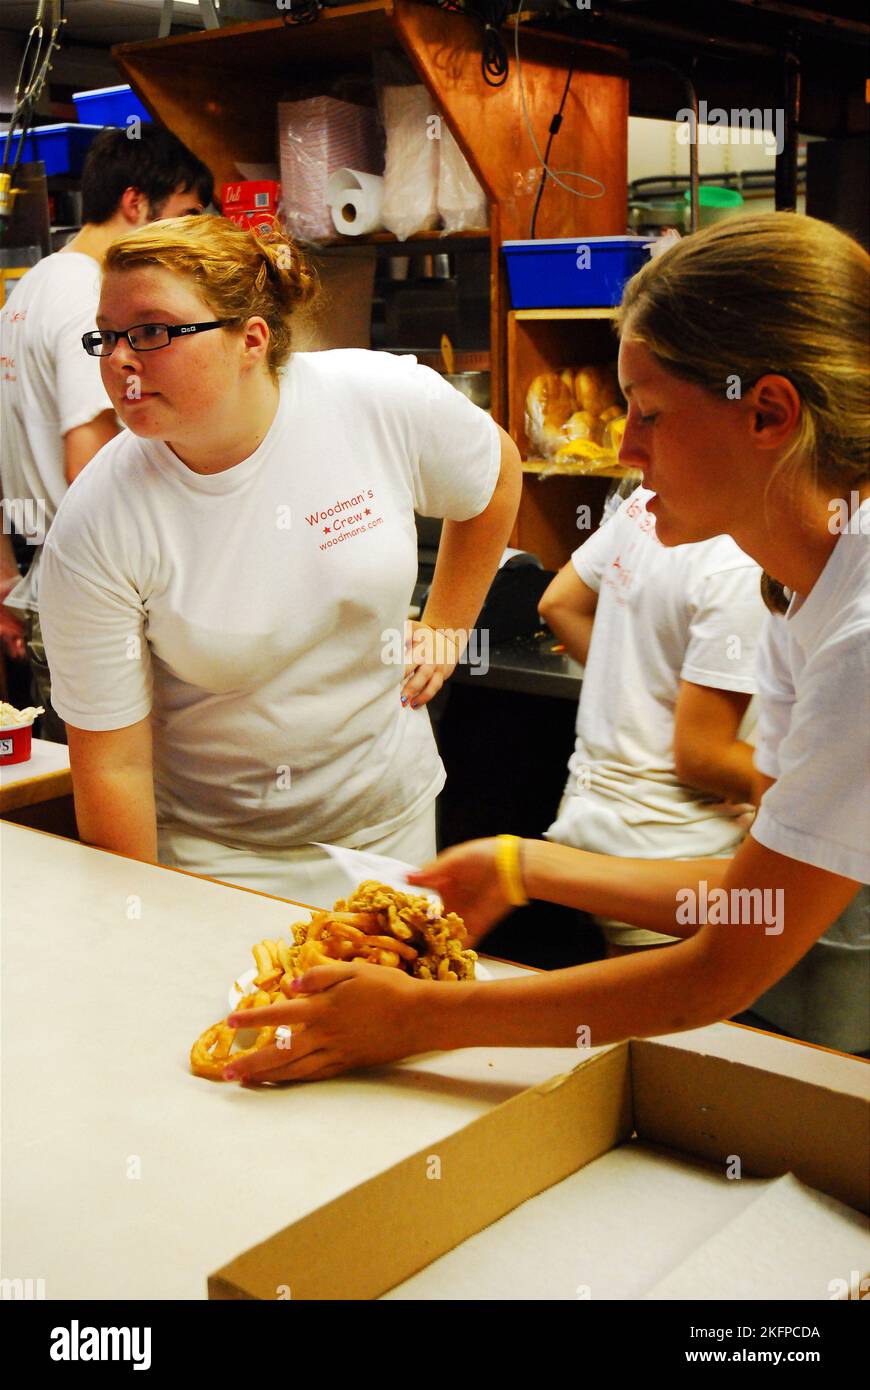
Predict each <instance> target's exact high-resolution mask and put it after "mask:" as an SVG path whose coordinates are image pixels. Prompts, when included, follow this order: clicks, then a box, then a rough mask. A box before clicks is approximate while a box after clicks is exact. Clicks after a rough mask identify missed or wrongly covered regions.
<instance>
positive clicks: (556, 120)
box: [529, 53, 574, 241]
mask: <svg viewBox="0 0 870 1390" xmlns="http://www.w3.org/2000/svg"><path fill="white" fill-rule="evenodd" d="M573 76H574V54H573V53H572V55H571V66H570V67H569V68H568V76H567V78H566V79H565V90H564V91H563V93H562V100H561V102H560V103H559V110H558V111H557V112H556V114H555V116H554V117H553V119H552V120H551V122H550V131H549V135H548V136H547V148H546V150H545V151H544V167H543V169H542V170H541V182H540V183H539V184H538V192H537V194H536V196H535V206H534V207H533V208H532V220H531V222H530V223H529V240H530V241H534V239H535V224H536V222H537V220H538V208H539V207H540V206H541V198H542V197H543V193H544V184H545V183H546V182H547V169H548V167H549V164H550V148H551V146H552V144H553V139H554V137H555V136H556V135H558V133H559V127H560V126H561V124H562V112H563V111H564V110H565V102H566V101H567V100H568V88H569V87H570V86H571V78H572V77H573Z"/></svg>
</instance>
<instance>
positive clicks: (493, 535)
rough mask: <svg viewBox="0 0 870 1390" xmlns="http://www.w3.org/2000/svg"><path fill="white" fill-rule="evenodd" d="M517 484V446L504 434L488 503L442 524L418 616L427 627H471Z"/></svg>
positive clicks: (509, 520) (509, 523)
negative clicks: (429, 582) (464, 517)
mask: <svg viewBox="0 0 870 1390" xmlns="http://www.w3.org/2000/svg"><path fill="white" fill-rule="evenodd" d="M505 440H506V441H507V442H506V443H505V442H504V441H505ZM521 489H522V463H521V460H520V456H519V451H518V450H517V448H516V445H515V444H514V443H513V441H512V440H511V439H510V438H509V437H508V436H507V435H504V434H503V444H502V455H501V473H500V475H499V480H498V483H497V484H496V488H495V491H494V493H493V495H492V497H491V498H490V500H489V504H488V506H487V507H486V509H485V510H484V511H482V512H481V513H480V515H479V516H475V517H472V518H471V520H470V521H445V523H444V528H443V531H442V534H441V544H440V546H439V549H438V560H437V563H436V565H435V574H434V576H433V579H432V587H431V589H430V591H429V599H428V601H427V603H426V608H425V611H424V612H423V614H422V618H421V621H422V622H423V623H425V624H426V626H427V627H432V628H439V629H453V630H455V631H459V632H464V633H466V634H467V633H468V632H469V631H470V629H471V628H473V627H474V624H475V623H476V621H477V618H478V616H479V614H480V610H481V608H482V607H483V603H484V599H485V598H486V595H487V593H488V591H489V586H490V584H491V583H492V580H493V576H494V574H495V573H496V570H497V569H498V565H499V561H500V560H501V557H502V555H503V554H504V549H505V546H506V545H507V543H508V540H509V539H510V534H511V530H512V528H513V524H514V521H515V519H516V514H517V508H518V506H519V498H520V491H521Z"/></svg>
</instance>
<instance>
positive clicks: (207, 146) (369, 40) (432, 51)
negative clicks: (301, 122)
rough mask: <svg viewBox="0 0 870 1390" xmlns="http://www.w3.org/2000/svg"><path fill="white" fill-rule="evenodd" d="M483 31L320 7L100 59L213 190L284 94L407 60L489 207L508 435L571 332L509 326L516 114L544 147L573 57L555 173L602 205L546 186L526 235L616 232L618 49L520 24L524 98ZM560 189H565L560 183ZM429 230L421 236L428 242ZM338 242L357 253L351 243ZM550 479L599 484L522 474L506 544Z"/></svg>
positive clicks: (624, 77) (523, 198)
mask: <svg viewBox="0 0 870 1390" xmlns="http://www.w3.org/2000/svg"><path fill="white" fill-rule="evenodd" d="M482 38H483V29H482V26H481V25H480V24H479V23H477V22H475V21H474V20H472V19H469V18H467V17H465V16H463V15H458V14H453V13H448V12H447V11H445V10H442V9H440V8H438V7H436V6H432V5H424V4H418V3H415V0H368V2H367V3H364V4H357V5H348V6H346V7H342V8H339V9H332V8H330V9H325V10H323V11H322V12H321V15H320V17H319V18H318V20H317V22H316V23H314V24H305V25H288V24H285V23H284V21H283V18H278V19H269V20H263V21H257V22H253V23H249V24H235V25H229V26H227V27H226V28H222V29H209V30H205V31H203V32H201V33H195V34H183V35H178V36H175V37H170V38H165V39H154V40H148V41H146V42H142V43H132V44H119V45H117V46H116V47H115V48H113V50H112V52H113V56H114V58H115V60H116V62H117V64H118V66H119V68H120V69H121V72H122V73H123V75H124V77H125V78H126V80H127V81H129V83H130V85H131V86H132V87H133V90H134V91H135V92H136V93H137V95H138V96H139V97H140V98H141V99H142V101H143V102H144V103H145V105H146V106H147V107H148V109H149V110H150V111H151V112H152V113H153V114H154V115H155V116H156V117H157V118H158V119H159V120H161V121H163V122H164V124H166V125H167V126H168V127H169V128H170V129H171V130H173V131H174V132H175V133H176V134H177V135H178V136H179V138H180V139H182V140H183V141H184V142H185V144H187V145H188V146H189V147H190V149H192V150H193V152H194V153H195V154H197V155H198V156H199V157H200V159H202V160H203V161H204V162H205V163H206V164H207V165H208V166H209V168H210V169H211V170H212V173H213V174H214V178H215V182H216V184H218V185H220V184H221V183H223V182H226V181H230V180H232V179H234V178H237V177H238V176H239V175H238V169H237V165H238V163H239V162H241V163H268V162H274V160H275V154H276V149H275V147H276V108H277V104H278V102H279V101H280V100H293V98H294V96H297V95H305V96H308V95H310V94H311V93H312V92H313V91H316V90H317V89H318V87H321V88H323V89H325V88H326V87H327V85H328V84H329V83H331V82H332V81H334V80H335V78H336V77H339V76H342V75H359V76H365V75H366V74H368V73H370V72H371V58H372V53H373V52H374V51H376V50H378V49H394V50H399V51H401V52H404V53H405V54H406V55H407V57H408V58H409V59H410V61H411V63H412V65H413V67H414V68H415V70H416V72H417V73H418V74H419V77H420V80H421V82H423V83H424V84H425V85H426V87H427V88H428V90H429V92H430V93H431V95H432V104H433V111H436V112H438V113H439V114H440V115H441V116H442V117H443V118H444V119H445V120H446V121H447V123H448V125H449V127H450V129H451V131H452V132H453V135H454V136H455V138H456V140H457V143H458V144H459V146H460V148H461V149H462V151H463V153H464V154H465V156H466V158H467V159H468V161H469V163H470V165H471V167H472V169H473V170H474V172H475V174H476V175H477V177H478V179H479V180H480V183H481V185H482V186H483V188H484V190H485V192H486V195H487V198H488V200H489V212H490V238H489V246H490V271H489V282H490V366H491V371H492V413H493V416H494V417H495V419H496V420H498V421H499V423H500V424H502V425H504V426H505V427H506V428H508V427H509V425H510V424H512V423H513V422H512V420H510V419H509V416H510V415H511V407H510V405H509V392H510V391H512V390H513V385H512V383H517V382H519V381H520V379H521V377H522V376H523V375H524V374H525V372H526V371H527V358H528V360H529V361H531V360H532V359H533V358H534V357H535V355H536V354H537V356H538V360H543V357H544V355H545V354H546V352H547V348H548V343H549V342H552V343H553V344H554V345H555V346H558V347H559V349H560V350H561V344H562V339H561V338H559V334H570V332H571V329H570V328H569V327H567V326H566V325H564V324H562V325H560V326H559V327H558V328H551V329H547V328H546V327H544V326H543V322H545V321H543V322H542V324H539V325H538V327H536V328H533V327H531V321H528V320H522V321H520V320H518V319H517V320H514V322H513V328H512V329H511V328H510V319H509V310H510V297H509V291H508V284H507V276H506V273H505V268H504V261H503V257H502V255H501V243H502V241H503V240H509V239H512V238H521V237H527V236H528V234H529V226H530V221H531V215H532V209H533V206H534V202H535V196H536V193H537V190H538V185H539V183H540V176H541V164H540V160H539V158H538V155H537V153H536V151H535V149H534V146H533V144H532V141H531V139H530V136H529V130H528V126H527V123H526V122H527V119H528V122H530V124H531V127H532V130H533V131H534V133H535V137H536V140H537V144H538V146H539V148H541V149H543V147H544V146H545V144H546V141H547V131H548V127H549V124H550V121H551V119H552V117H553V116H554V114H555V113H556V112H557V111H558V109H559V106H560V103H561V101H562V96H563V93H564V90H565V85H566V81H567V78H568V75H569V68H570V67H571V65H572V63H573V69H574V70H573V74H572V76H571V84H570V88H569V90H568V95H567V98H566V100H565V104H564V109H563V113H562V114H563V119H562V126H561V129H560V131H559V133H558V136H557V137H556V139H555V140H554V143H553V149H552V155H551V164H553V165H554V167H555V168H556V169H559V170H562V171H564V170H572V169H573V170H580V171H582V172H584V173H587V174H590V175H592V176H593V177H594V178H596V179H599V180H600V181H601V183H602V184H603V185H604V189H605V192H604V195H603V196H602V197H599V198H581V197H577V196H576V195H575V194H574V193H572V192H571V190H570V187H563V186H561V185H560V184H558V183H555V182H554V181H553V180H552V179H548V181H547V184H546V187H545V189H544V193H543V197H542V199H541V203H540V207H539V210H538V215H537V223H536V229H535V230H536V235H537V236H539V237H551V236H573V235H574V234H575V233H576V234H577V235H578V236H606V235H611V234H616V233H620V232H623V231H624V230H625V221H626V198H627V133H628V70H627V60H626V55H625V53H624V52H623V51H622V50H620V49H617V48H613V47H608V46H604V45H601V44H592V43H579V42H577V41H576V40H574V39H572V38H570V37H569V36H567V35H555V34H552V33H543V32H540V31H538V30H536V29H535V27H534V24H533V23H524V24H522V25H521V26H520V53H521V63H522V68H521V74H522V89H521V84H520V74H519V72H518V70H517V65H516V61H515V58H514V53H513V39H514V33H513V29H512V27H510V26H507V27H506V28H505V30H504V38H505V42H506V46H507V49H508V53H509V55H510V75H509V77H508V80H507V82H506V83H505V84H504V85H503V86H501V87H490V86H488V85H487V84H486V83H485V82H484V80H483V76H482V73H481V46H482ZM421 138H422V134H421ZM563 182H564V183H566V184H568V183H569V182H570V181H569V180H568V179H567V178H564V177H563ZM426 236H427V237H428V239H429V241H431V240H432V234H431V233H427V234H426ZM341 240H343V241H347V242H348V244H351V243H353V244H359V240H361V239H354V238H343V239H341ZM372 240H373V241H375V242H380V243H383V242H389V241H390V238H389V237H388V236H387V235H385V234H380V235H379V236H377V237H375V238H372ZM443 246H444V249H449V246H450V242H449V241H448V240H445V241H444V242H443ZM520 322H522V323H523V327H522V328H520V327H519V323H520ZM595 331H596V332H597V331H598V326H597V325H596V329H595ZM602 331H603V330H602ZM548 333H551V334H552V335H554V336H551V337H550V338H548V336H547V335H548ZM517 345H519V352H520V354H521V356H520V360H519V361H518V362H517V364H516V367H514V366H513V364H512V361H511V353H512V352H513V351H514V349H515V347H517ZM555 346H554V350H555ZM581 360H582V359H581ZM517 389H519V388H517ZM562 483H567V484H568V485H569V487H571V488H573V489H574V490H575V491H576V489H577V488H578V487H579V488H585V489H586V491H587V492H588V491H590V489H591V490H592V492H595V491H601V489H602V486H603V485H602V483H601V480H593V481H592V482H591V483H589V482H584V481H582V480H581V481H578V480H577V479H574V478H571V479H551V480H548V481H547V482H546V483H539V482H538V481H537V480H536V479H535V478H534V477H530V478H529V479H527V482H526V486H525V488H524V496H523V502H522V506H521V511H520V518H519V521H518V526H517V540H518V543H520V544H524V541H523V539H522V538H523V535H524V534H525V533H526V532H528V533H529V534H532V535H537V534H538V531H539V529H540V528H539V526H538V521H539V518H541V517H542V516H549V512H550V500H551V499H552V504H553V510H554V512H556V511H558V512H561V510H562V503H561V501H560V500H559V496H560V494H561V493H562V492H564V488H562V487H561V484H562ZM544 488H546V489H547V491H546V492H544V491H543V489H544ZM541 535H542V539H544V540H546V554H544V555H542V556H541V558H542V559H544V560H545V562H546V563H548V564H551V565H553V566H554V567H555V565H556V564H558V563H561V562H562V561H563V560H564V559H566V558H567V554H568V551H567V550H566V549H565V544H566V541H567V534H566V532H565V530H564V527H562V526H561V523H554V524H553V525H552V526H548V525H546V524H545V525H544V527H543V531H542V532H541ZM531 548H535V547H531Z"/></svg>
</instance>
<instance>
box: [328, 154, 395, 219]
mask: <svg viewBox="0 0 870 1390" xmlns="http://www.w3.org/2000/svg"><path fill="white" fill-rule="evenodd" d="M326 202H327V204H328V206H329V208H330V209H331V211H332V220H333V222H334V223H335V229H336V231H338V232H341V233H342V234H343V235H344V236H365V235H366V233H368V232H376V231H378V230H379V229H380V227H381V225H382V224H381V208H382V206H383V202H384V180H383V179H382V178H381V176H380V175H379V174H362V173H360V172H359V170H358V169H336V170H335V173H334V174H332V175H330V179H329V182H328V183H327V185H326Z"/></svg>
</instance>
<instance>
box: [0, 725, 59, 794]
mask: <svg viewBox="0 0 870 1390" xmlns="http://www.w3.org/2000/svg"><path fill="white" fill-rule="evenodd" d="M30 746H31V748H32V750H33V751H32V753H31V756H30V758H29V759H28V761H27V762H26V763H4V764H0V788H2V789H3V790H4V791H5V790H6V788H7V787H12V786H15V785H16V784H17V783H19V782H31V781H33V780H34V778H37V777H47V776H49V775H50V774H52V773H56V772H69V749H68V748H67V746H66V744H65V743H50V742H49V741H48V739H44V738H35V739H33V740H32V741H31V745H30Z"/></svg>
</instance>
